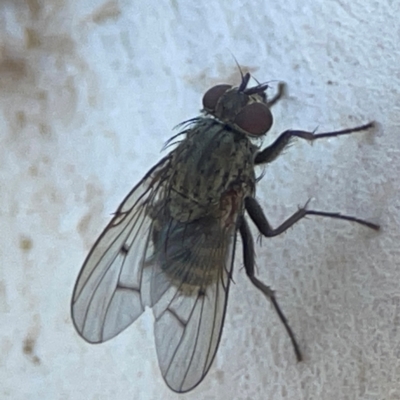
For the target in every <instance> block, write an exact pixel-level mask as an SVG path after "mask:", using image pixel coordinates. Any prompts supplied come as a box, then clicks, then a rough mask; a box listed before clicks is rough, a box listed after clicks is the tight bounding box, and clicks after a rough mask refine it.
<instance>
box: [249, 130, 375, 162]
mask: <svg viewBox="0 0 400 400" xmlns="http://www.w3.org/2000/svg"><path fill="white" fill-rule="evenodd" d="M373 127H374V123H373V122H369V123H368V124H365V125H361V126H356V127H355V128H350V129H343V130H341V131H334V132H324V133H314V132H307V131H297V130H296V131H295V130H288V131H285V132H283V133H282V134H281V135H280V136H279V137H278V139H276V140H275V142H274V143H272V144H271V145H270V146H268V147H267V148H265V149H264V150H262V151H260V152H259V153H258V154H257V155H256V158H255V160H254V164H255V165H257V164H264V163H270V162H272V161H274V160H275V159H276V158H277V157H278V156H279V155H280V154H281V153H282V151H283V150H284V149H285V148H286V147H287V146H288V145H289V144H290V142H291V141H292V140H293V139H294V138H296V137H297V138H301V139H305V140H308V141H309V142H313V141H314V140H317V139H323V138H329V137H336V136H342V135H349V134H351V133H354V132H359V131H366V130H368V129H371V128H373Z"/></svg>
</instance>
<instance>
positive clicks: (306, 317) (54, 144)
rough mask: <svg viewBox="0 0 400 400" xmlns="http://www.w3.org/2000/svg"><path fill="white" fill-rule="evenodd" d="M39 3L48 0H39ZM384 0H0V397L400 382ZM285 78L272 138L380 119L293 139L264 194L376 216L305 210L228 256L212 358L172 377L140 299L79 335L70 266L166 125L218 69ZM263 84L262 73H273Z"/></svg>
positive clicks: (398, 124)
mask: <svg viewBox="0 0 400 400" xmlns="http://www.w3.org/2000/svg"><path fill="white" fill-rule="evenodd" d="M44 3H47V4H46V5H45V4H44ZM399 11H400V7H399V3H398V2H389V1H386V2H384V1H374V0H368V1H364V0H356V1H351V2H350V1H347V2H343V1H333V0H317V1H304V2H299V1H294V0H292V1H286V2H274V1H268V2H267V1H259V2H256V1H254V2H240V1H238V0H230V1H216V0H210V1H208V2H189V1H183V0H175V1H171V2H168V1H157V2H156V1H126V0H125V1H122V0H121V1H118V0H110V1H108V2H107V1H105V2H103V1H101V0H99V1H94V0H79V1H73V0H69V1H67V0H65V1H61V0H58V1H52V2H42V1H40V0H26V1H24V0H3V1H2V2H1V4H0V112H1V114H0V140H1V143H0V220H1V228H0V244H1V247H0V249H1V253H0V256H1V261H0V263H1V264H0V265H1V267H0V327H1V328H0V335H1V336H0V337H1V340H0V345H1V357H0V365H1V369H0V382H1V385H0V398H2V399H3V398H4V399H27V398H29V399H74V400H78V399H121V400H124V399H175V398H178V397H180V398H187V399H214V398H215V399H222V398H226V399H230V398H236V399H296V400H297V399H306V400H311V399H324V400H329V399H371V400H372V399H377V400H378V399H379V400H381V399H399V398H400V383H399V382H400V379H399V378H400V361H399V358H400V329H399V324H400V269H399V265H398V264H399V259H400V252H399V243H400V242H399V239H400V238H399V236H400V235H399V223H400V216H399V213H400V200H399V188H400V184H399V179H398V173H399V165H400V163H399V161H400V136H399V134H400V132H399V130H400V117H399V115H400V93H399V90H400V72H399V71H400V70H399V65H400V44H399V43H400V42H399V34H400V24H399ZM232 54H233V55H234V56H235V57H236V58H237V60H238V61H239V63H240V64H241V65H242V67H243V69H244V70H249V71H250V72H252V73H253V74H254V76H255V77H256V78H257V79H258V80H260V81H271V86H272V87H273V88H274V87H276V81H279V80H282V81H285V82H286V83H287V84H288V88H289V92H288V95H287V97H286V98H285V99H284V100H283V101H282V102H281V103H280V104H279V105H277V106H276V107H274V115H275V125H274V129H273V132H271V134H270V136H269V137H267V139H266V140H265V143H269V141H270V140H271V139H273V138H274V137H276V136H277V134H278V133H279V132H281V131H283V130H285V129H288V128H293V127H296V128H302V129H309V130H313V129H314V128H316V127H318V129H319V130H320V131H324V130H330V129H339V128H343V127H349V126H353V125H357V124H361V123H365V122H368V121H369V120H371V119H374V120H376V121H378V122H379V128H378V129H376V131H375V132H374V133H357V134H354V135H353V136H350V137H343V138H340V139H331V140H327V141H326V142H323V143H322V142H321V143H315V144H314V145H313V146H310V145H308V144H307V143H302V142H297V143H296V144H295V145H293V146H292V147H291V148H290V149H289V150H288V151H287V152H286V154H285V155H284V156H283V157H282V158H281V159H279V160H278V161H276V162H275V163H274V164H273V165H271V166H270V167H269V168H268V169H267V170H266V175H265V177H264V179H263V180H262V182H261V183H260V185H259V188H258V199H259V200H260V202H261V203H262V205H263V207H264V208H265V212H266V214H267V215H268V216H270V220H271V223H272V224H273V225H274V226H276V225H277V224H278V223H279V222H281V221H283V219H284V218H285V217H287V216H289V215H290V214H291V213H292V212H293V211H295V210H296V207H297V206H298V205H302V204H303V203H304V202H305V201H306V200H307V199H308V198H310V197H312V198H313V199H314V200H313V202H312V203H311V206H310V207H312V208H315V209H323V210H328V211H341V212H343V213H347V214H352V215H357V216H359V217H365V218H370V219H372V220H373V221H376V222H378V223H380V224H381V225H382V231H381V233H379V234H375V233H373V232H370V231H369V230H368V229H365V228H362V227H359V226H355V225H354V224H349V223H345V222H340V221H339V222H337V221H332V220H321V219H319V218H309V219H308V220H306V221H303V222H301V223H299V224H298V225H297V226H295V227H293V228H292V229H291V230H290V231H289V232H288V233H287V234H285V235H282V236H281V237H279V238H275V239H269V240H266V239H264V240H263V241H262V245H261V246H258V248H257V253H258V273H259V276H260V277H261V279H263V280H264V281H265V282H267V283H268V284H270V285H271V286H272V287H273V288H274V289H275V290H276V291H277V295H278V299H279V300H280V303H281V306H282V308H283V310H284V311H285V313H286V315H287V317H288V319H289V321H290V323H291V326H292V328H293V329H294V331H295V332H296V335H297V337H298V340H299V342H300V345H301V348H302V351H303V352H304V355H305V361H304V362H303V363H300V364H298V363H296V361H295V357H294V354H293V351H292V348H291V346H290V342H289V339H288V337H287V336H286V334H285V332H284V330H283V328H282V326H281V324H280V322H279V320H278V318H277V316H276V315H275V313H274V311H273V310H272V308H271V306H270V305H269V304H268V302H267V301H266V300H265V299H264V298H263V297H262V296H261V294H260V293H258V292H257V291H256V289H254V288H253V287H252V286H251V284H250V283H249V282H248V280H247V279H246V276H245V272H244V270H243V268H242V265H241V261H240V259H239V258H238V260H237V263H236V269H235V274H234V280H235V282H236V284H235V285H232V289H231V294H230V303H229V306H228V317H227V320H226V324H225V330H224V334H223V338H222V341H221V344H220V348H219V352H218V355H217V358H216V360H215V362H214V365H213V367H212V369H211V370H210V372H209V374H208V376H207V377H206V379H205V380H204V381H203V383H202V384H201V385H200V386H199V387H198V388H197V389H195V390H194V391H193V392H191V393H189V394H188V395H184V396H178V395H176V394H175V393H172V392H171V391H170V390H169V389H168V388H167V387H166V386H165V384H164V382H163V380H162V377H161V375H160V372H159V370H158V365H157V359H156V353H155V348H154V344H153V337H152V315H151V313H149V312H147V313H146V314H145V315H144V316H143V317H142V318H141V319H140V320H139V321H137V322H136V323H135V324H134V325H133V326H131V327H130V328H129V329H127V330H126V331H125V332H124V333H123V334H121V335H120V336H119V337H118V338H116V339H114V340H112V341H110V342H109V343H107V344H104V345H99V346H91V345H89V344H86V343H85V342H83V341H82V340H81V338H80V337H79V336H78V335H77V334H76V332H75V331H74V328H73V326H72V323H71V318H70V313H69V302H70V296H71V292H72V288H73V284H74V281H75V279H76V276H77V274H78V271H79V269H80V266H81V264H82V262H83V260H84V257H85V255H86V254H87V252H88V251H89V249H90V247H91V245H92V244H93V242H94V240H95V239H96V237H97V235H98V234H99V233H100V232H101V230H102V228H103V227H104V226H105V224H106V223H107V221H108V220H109V218H110V214H111V213H112V212H113V211H114V210H115V209H116V208H117V206H118V204H119V202H120V201H121V200H122V199H123V197H124V196H125V194H126V193H127V192H128V191H129V190H130V189H131V187H132V186H133V185H134V184H135V183H136V182H137V181H138V180H139V179H140V178H141V176H142V175H143V174H144V173H145V171H146V170H147V169H149V168H150V167H151V166H152V165H153V164H154V163H155V162H156V161H157V160H158V159H159V158H160V157H161V154H160V149H161V148H162V146H163V143H164V142H165V141H166V140H167V139H168V137H170V136H171V134H172V128H173V127H174V126H175V125H177V124H178V123H180V122H182V121H183V120H185V119H189V118H191V117H194V116H196V115H198V110H199V108H200V106H201V103H200V101H201V97H202V94H203V93H204V91H205V90H207V89H208V88H209V87H210V86H211V85H213V84H214V83H220V82H228V83H237V82H238V77H239V74H238V70H237V67H236V65H235V62H234V60H233V57H232ZM271 93H272V91H271Z"/></svg>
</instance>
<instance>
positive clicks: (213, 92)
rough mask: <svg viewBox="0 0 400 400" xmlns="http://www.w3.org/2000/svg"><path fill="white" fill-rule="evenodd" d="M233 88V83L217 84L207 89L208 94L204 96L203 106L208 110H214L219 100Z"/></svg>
mask: <svg viewBox="0 0 400 400" xmlns="http://www.w3.org/2000/svg"><path fill="white" fill-rule="evenodd" d="M231 88H232V86H231V85H216V86H214V87H212V88H211V89H209V90H207V92H206V94H205V95H204V96H203V107H204V108H205V109H206V110H208V111H214V110H215V107H216V106H217V103H218V100H219V99H220V98H221V96H222V95H223V94H225V92H226V91H227V90H229V89H231Z"/></svg>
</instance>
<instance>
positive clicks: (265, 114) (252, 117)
mask: <svg viewBox="0 0 400 400" xmlns="http://www.w3.org/2000/svg"><path fill="white" fill-rule="evenodd" d="M234 122H235V124H236V125H237V126H238V127H239V128H240V129H243V130H244V131H245V132H247V133H248V134H250V135H254V136H260V135H263V134H264V133H265V132H267V131H268V130H269V129H270V128H271V126H272V122H273V117H272V114H271V111H270V110H269V108H268V107H267V106H266V105H265V104H262V103H252V104H249V105H247V106H245V107H244V108H243V109H242V110H241V111H240V112H239V114H238V115H236V118H235V121H234Z"/></svg>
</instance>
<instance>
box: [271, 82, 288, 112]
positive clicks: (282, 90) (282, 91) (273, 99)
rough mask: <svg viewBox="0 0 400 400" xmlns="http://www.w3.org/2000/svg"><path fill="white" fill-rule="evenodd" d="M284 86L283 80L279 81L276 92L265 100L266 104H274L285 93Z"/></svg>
mask: <svg viewBox="0 0 400 400" xmlns="http://www.w3.org/2000/svg"><path fill="white" fill-rule="evenodd" d="M285 87H286V85H285V84H284V83H283V82H280V83H279V85H278V93H277V94H276V95H275V96H274V97H272V99H271V100H268V101H267V106H268V107H272V106H273V105H274V104H276V103H277V102H278V101H279V100H280V99H281V98H282V97H283V96H284V94H285Z"/></svg>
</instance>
